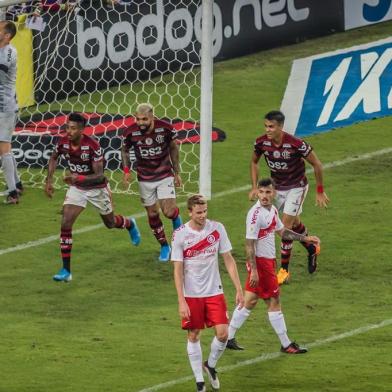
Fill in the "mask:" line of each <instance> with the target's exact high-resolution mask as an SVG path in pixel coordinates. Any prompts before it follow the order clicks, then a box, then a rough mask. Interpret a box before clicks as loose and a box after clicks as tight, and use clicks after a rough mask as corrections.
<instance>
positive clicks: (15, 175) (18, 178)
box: [12, 154, 20, 184]
mask: <svg viewBox="0 0 392 392" xmlns="http://www.w3.org/2000/svg"><path fill="white" fill-rule="evenodd" d="M12 159H13V161H14V168H15V170H14V178H15V183H16V184H17V183H18V182H20V177H19V174H18V169H17V167H18V164H17V163H16V159H15V156H14V154H12Z"/></svg>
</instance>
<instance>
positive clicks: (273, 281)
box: [245, 257, 279, 299]
mask: <svg viewBox="0 0 392 392" xmlns="http://www.w3.org/2000/svg"><path fill="white" fill-rule="evenodd" d="M256 264H257V272H258V274H259V285H258V286H257V287H250V285H249V280H250V264H249V263H246V268H247V270H248V277H247V279H246V283H245V290H247V291H250V292H252V293H255V294H257V295H258V296H259V298H263V299H268V298H272V297H278V296H279V284H278V278H277V277H276V272H275V269H276V263H275V259H266V258H264V257H256Z"/></svg>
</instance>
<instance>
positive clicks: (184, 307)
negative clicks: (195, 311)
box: [173, 261, 191, 320]
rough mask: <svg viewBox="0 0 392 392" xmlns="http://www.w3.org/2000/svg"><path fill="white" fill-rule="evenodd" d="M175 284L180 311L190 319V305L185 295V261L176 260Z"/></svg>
mask: <svg viewBox="0 0 392 392" xmlns="http://www.w3.org/2000/svg"><path fill="white" fill-rule="evenodd" d="M173 264H174V284H175V286H176V290H177V297H178V313H179V315H180V317H181V318H183V319H188V320H189V318H190V316H191V312H190V310H189V306H188V304H187V302H186V301H185V296H184V263H183V262H182V261H174V262H173Z"/></svg>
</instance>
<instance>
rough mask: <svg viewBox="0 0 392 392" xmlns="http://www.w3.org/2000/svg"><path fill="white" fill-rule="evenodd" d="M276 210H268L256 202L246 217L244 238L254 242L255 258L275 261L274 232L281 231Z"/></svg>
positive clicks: (281, 224) (273, 207)
mask: <svg viewBox="0 0 392 392" xmlns="http://www.w3.org/2000/svg"><path fill="white" fill-rule="evenodd" d="M283 227H284V226H283V223H282V221H281V220H280V218H279V214H278V210H277V209H276V207H275V206H271V209H270V210H268V209H267V208H265V207H262V206H261V204H260V202H259V201H258V202H257V203H256V204H255V205H254V206H253V207H252V208H251V209H250V210H249V212H248V215H247V217H246V238H247V239H248V240H257V241H256V249H255V252H256V257H265V258H268V259H275V257H276V250H275V231H277V230H281V229H283Z"/></svg>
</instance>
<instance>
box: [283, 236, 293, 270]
mask: <svg viewBox="0 0 392 392" xmlns="http://www.w3.org/2000/svg"><path fill="white" fill-rule="evenodd" d="M292 249H293V241H286V240H282V242H281V244H280V264H281V267H282V268H284V269H285V270H286V271H288V270H289V263H290V257H291V250H292Z"/></svg>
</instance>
